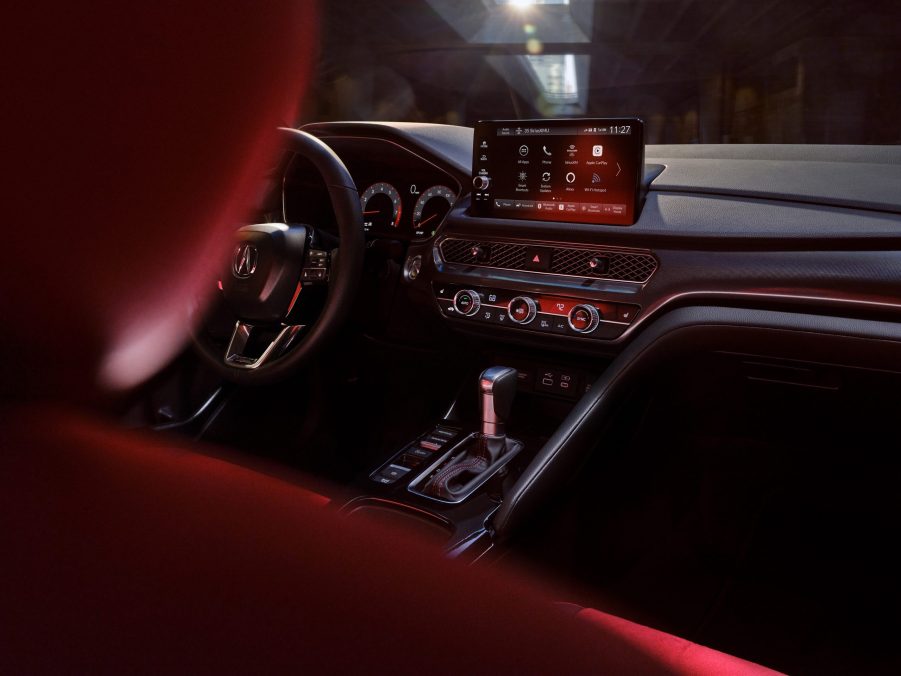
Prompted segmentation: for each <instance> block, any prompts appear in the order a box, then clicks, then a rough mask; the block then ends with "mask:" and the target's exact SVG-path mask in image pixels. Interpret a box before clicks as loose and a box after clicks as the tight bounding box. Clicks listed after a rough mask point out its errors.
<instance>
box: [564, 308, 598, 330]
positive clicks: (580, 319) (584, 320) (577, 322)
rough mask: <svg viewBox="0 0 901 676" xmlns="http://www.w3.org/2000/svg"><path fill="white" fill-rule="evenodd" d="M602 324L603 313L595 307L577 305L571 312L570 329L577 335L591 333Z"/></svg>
mask: <svg viewBox="0 0 901 676" xmlns="http://www.w3.org/2000/svg"><path fill="white" fill-rule="evenodd" d="M600 323H601V313H600V312H598V310H597V308H596V307H594V306H593V305H587V304H582V305H576V306H575V307H574V308H573V309H572V310H570V311H569V328H571V329H572V330H573V331H575V332H577V333H591V332H592V331H594V330H595V329H596V328H597V327H598V324H600Z"/></svg>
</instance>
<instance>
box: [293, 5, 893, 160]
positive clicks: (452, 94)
mask: <svg viewBox="0 0 901 676" xmlns="http://www.w3.org/2000/svg"><path fill="white" fill-rule="evenodd" d="M321 13H322V16H321V24H322V25H321V29H322V30H321V33H320V34H321V36H322V37H321V44H320V60H319V65H318V68H317V72H316V75H315V80H314V83H313V89H312V95H311V96H310V97H309V98H308V99H307V103H306V109H305V111H304V113H303V119H302V120H301V121H312V120H338V119H345V120H348V119H353V120H360V119H368V120H378V119H381V120H389V119H390V120H410V121H423V122H440V123H450V124H466V125H472V124H473V123H474V122H476V121H477V120H479V119H492V118H493V119H503V118H535V117H554V116H598V117H604V116H628V115H638V116H641V117H642V118H644V120H645V122H646V124H647V138H646V140H647V142H648V143H696V142H699V143H889V144H896V143H899V142H901V95H899V92H898V84H899V82H901V40H899V38H901V2H891V1H876V2H859V1H856V0H831V1H827V2H824V1H823V0H790V1H784V0H782V1H780V0H570V2H569V3H568V4H567V5H561V4H550V5H543V4H541V5H538V6H535V7H532V8H530V9H528V10H526V11H525V12H522V11H520V10H519V9H516V8H513V7H509V6H506V5H504V4H503V2H498V0H453V1H452V0H374V1H368V2H356V1H352V2H330V3H323V4H322V8H321ZM558 29H559V30H558ZM564 29H565V30H564ZM566 31H575V32H580V35H581V36H582V39H581V40H571V39H569V38H567V37H566V36H565V33H566ZM561 35H563V37H561ZM528 54H539V55H540V54H544V55H550V54H574V55H575V56H576V58H577V59H579V61H580V63H581V64H582V66H583V73H582V81H581V82H580V90H581V91H582V95H583V101H582V102H581V104H580V105H576V106H569V107H567V106H559V105H553V104H552V103H549V102H548V101H546V100H542V97H541V95H540V93H539V91H538V89H537V85H535V84H534V83H532V84H530V82H529V81H528V78H527V77H526V76H524V75H523V74H522V72H525V70H527V66H525V65H524V59H525V55H528ZM520 71H522V72H520ZM530 87H532V88H533V89H534V91H531V90H530V89H529V88H530Z"/></svg>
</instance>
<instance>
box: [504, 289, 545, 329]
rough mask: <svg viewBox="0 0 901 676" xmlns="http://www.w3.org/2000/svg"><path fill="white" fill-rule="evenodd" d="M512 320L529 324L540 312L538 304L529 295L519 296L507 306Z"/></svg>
mask: <svg viewBox="0 0 901 676" xmlns="http://www.w3.org/2000/svg"><path fill="white" fill-rule="evenodd" d="M507 310H508V311H509V315H510V321H512V322H515V323H516V324H528V323H529V322H531V321H532V320H533V319H535V315H536V314H538V305H537V304H536V303H535V301H534V300H532V299H531V298H529V297H528V296H517V297H516V298H514V299H513V300H511V301H510V304H509V305H508V306H507Z"/></svg>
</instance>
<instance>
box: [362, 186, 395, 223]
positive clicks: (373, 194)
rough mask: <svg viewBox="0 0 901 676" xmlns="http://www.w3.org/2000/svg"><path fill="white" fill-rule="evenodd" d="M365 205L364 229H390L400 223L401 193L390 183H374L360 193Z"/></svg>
mask: <svg viewBox="0 0 901 676" xmlns="http://www.w3.org/2000/svg"><path fill="white" fill-rule="evenodd" d="M360 203H361V204H362V205H363V229H364V230H366V231H367V232H368V231H369V230H388V229H390V228H396V227H398V226H399V225H400V214H401V210H402V208H403V205H402V204H401V201H400V193H398V192H397V190H395V188H394V186H393V185H391V184H390V183H374V184H373V185H371V186H369V187H368V188H366V190H364V191H363V194H362V195H360Z"/></svg>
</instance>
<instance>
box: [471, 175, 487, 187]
mask: <svg viewBox="0 0 901 676" xmlns="http://www.w3.org/2000/svg"><path fill="white" fill-rule="evenodd" d="M489 185H491V179H490V178H489V177H487V176H476V177H475V178H473V179H472V187H473V188H475V189H476V190H488V186H489Z"/></svg>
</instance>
